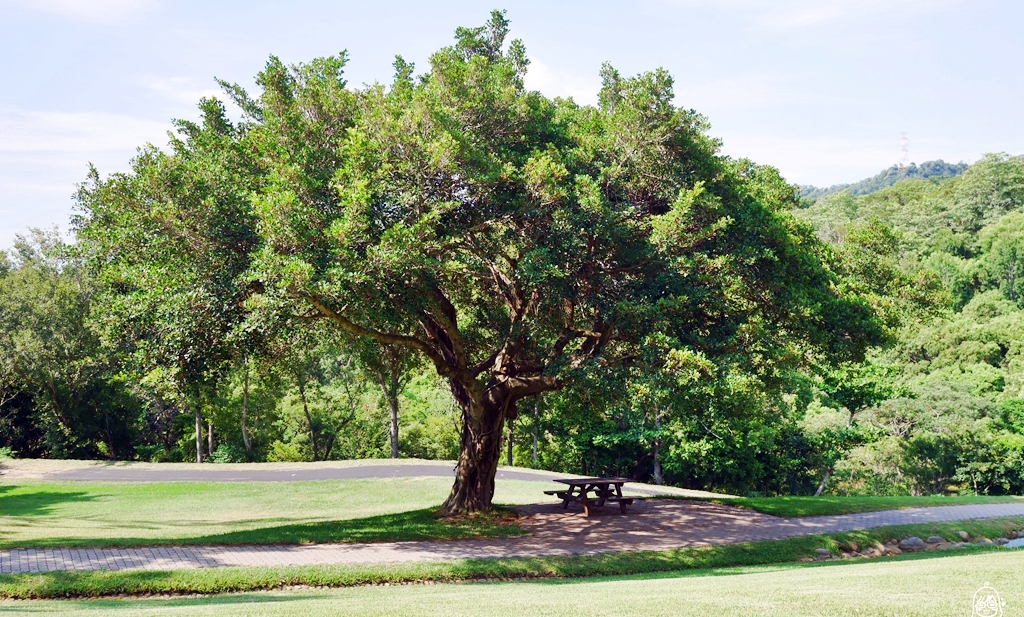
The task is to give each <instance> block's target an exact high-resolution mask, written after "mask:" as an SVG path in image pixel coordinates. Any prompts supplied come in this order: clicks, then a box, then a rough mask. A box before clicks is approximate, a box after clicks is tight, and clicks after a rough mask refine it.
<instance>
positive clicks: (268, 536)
mask: <svg viewBox="0 0 1024 617" xmlns="http://www.w3.org/2000/svg"><path fill="white" fill-rule="evenodd" d="M525 533H526V532H525V531H524V530H523V529H522V528H521V527H520V526H519V523H518V519H517V518H516V517H515V516H513V515H511V514H510V513H508V512H503V511H499V512H497V513H495V514H492V515H489V516H478V517H472V518H462V519H447V518H443V517H440V516H438V514H437V511H436V510H435V509H433V508H425V509H422V510H411V511H409V512H399V513H396V514H382V515H378V516H370V517H366V518H356V519H346V520H339V521H318V522H314V523H299V524H291V525H278V526H275V527H263V528H260V529H250V530H243V531H232V532H227V533H219V534H207V535H196V536H188V537H176V538H39V539H32V540H29V541H27V542H24V543H20V544H19V547H20V548H42V547H51V548H52V547H76V546H77V547H80V546H108V547H113V546H166V545H173V546H184V545H200V544H213V545H239V544H323V543H332V542H345V543H350V542H352V543H354V542H402V541H412V540H456V539H467V538H495V537H509V536H519V535H523V534H525Z"/></svg>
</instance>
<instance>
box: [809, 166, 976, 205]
mask: <svg viewBox="0 0 1024 617" xmlns="http://www.w3.org/2000/svg"><path fill="white" fill-rule="evenodd" d="M966 170H967V163H956V164H953V163H947V162H946V161H943V160H941V159H940V160H938V161H925V162H924V163H921V164H920V165H917V164H916V163H911V164H910V165H907V166H906V167H904V168H902V169H901V168H900V167H898V166H896V165H893V166H892V167H890V168H888V169H885V170H883V171H881V172H879V173H878V174H877V175H875V176H872V177H870V178H866V179H864V180H861V181H860V182H854V183H853V184H836V185H833V186H830V187H828V188H821V187H817V186H811V185H803V186H801V187H800V197H801V198H804V199H809V200H811V201H813V200H816V199H819V198H821V197H827V196H829V195H833V194H835V193H839V192H842V191H845V192H847V193H849V194H851V195H867V194H869V193H874V192H875V191H880V190H882V189H884V188H886V187H889V186H892V185H894V184H896V183H897V182H901V181H903V180H910V179H914V178H918V179H921V180H929V179H931V180H944V179H946V178H952V177H953V176H958V175H960V174H962V173H964V171H966Z"/></svg>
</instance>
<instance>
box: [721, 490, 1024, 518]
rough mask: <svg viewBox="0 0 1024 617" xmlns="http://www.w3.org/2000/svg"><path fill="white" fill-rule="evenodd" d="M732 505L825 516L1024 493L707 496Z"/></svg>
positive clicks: (982, 500)
mask: <svg viewBox="0 0 1024 617" xmlns="http://www.w3.org/2000/svg"><path fill="white" fill-rule="evenodd" d="M704 500H705V501H713V502H715V503H721V504H725V505H729V506H740V507H743V508H750V509H751V510H757V511H758V512H763V513H765V514H772V515H774V516H786V517H800V516H824V515H829V514H854V513H857V512H877V511H880V510H902V509H904V508H927V507H931V506H963V505H970V504H985V503H1009V502H1024V497H1013V496H1000V497H992V496H988V495H965V496H956V497H947V496H943V495H930V496H925V497H730V498H727V499H718V498H711V499H704Z"/></svg>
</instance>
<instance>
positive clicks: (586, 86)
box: [524, 58, 601, 105]
mask: <svg viewBox="0 0 1024 617" xmlns="http://www.w3.org/2000/svg"><path fill="white" fill-rule="evenodd" d="M524 81H525V82H526V88H527V90H537V91H540V92H542V93H543V94H545V95H546V96H549V97H556V96H562V97H570V96H571V97H572V98H573V100H575V101H576V102H577V103H579V104H581V105H594V104H596V103H597V93H598V92H600V91H601V82H600V81H599V80H598V78H597V77H596V72H595V76H594V77H583V76H580V75H575V74H573V73H569V72H566V71H561V70H558V69H554V68H552V67H550V66H548V65H546V64H544V63H543V62H541V61H540V60H538V59H537V58H530V67H529V70H528V72H527V73H526V79H525V80H524Z"/></svg>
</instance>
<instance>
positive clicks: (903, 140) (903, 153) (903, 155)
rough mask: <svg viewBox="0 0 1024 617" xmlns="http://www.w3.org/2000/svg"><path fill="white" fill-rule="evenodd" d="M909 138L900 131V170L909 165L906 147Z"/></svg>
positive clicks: (908, 154) (908, 152) (908, 151)
mask: <svg viewBox="0 0 1024 617" xmlns="http://www.w3.org/2000/svg"><path fill="white" fill-rule="evenodd" d="M908 143H909V140H908V139H907V134H906V133H900V165H899V169H900V171H903V170H904V169H906V168H907V167H909V166H910V150H909V149H908V148H907V144H908Z"/></svg>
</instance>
